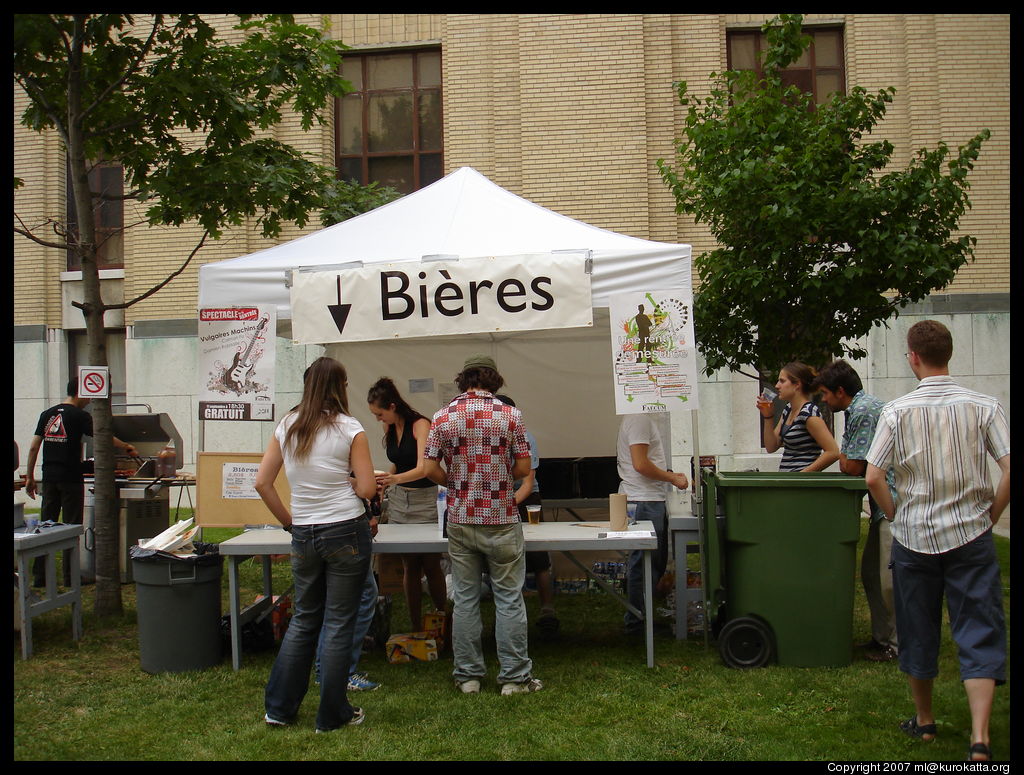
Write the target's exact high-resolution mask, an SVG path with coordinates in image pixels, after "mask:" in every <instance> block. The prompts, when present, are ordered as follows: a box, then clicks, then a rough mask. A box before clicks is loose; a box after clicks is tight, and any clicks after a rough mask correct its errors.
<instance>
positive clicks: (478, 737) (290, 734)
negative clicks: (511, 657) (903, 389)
mask: <svg viewBox="0 0 1024 775" xmlns="http://www.w3.org/2000/svg"><path fill="white" fill-rule="evenodd" d="M234 532H237V531H207V535H206V536H204V538H205V539H206V540H223V538H224V537H226V536H227V535H232V534H234ZM864 532H866V524H865V525H864V531H862V543H863V533H864ZM996 545H997V548H998V550H999V553H1000V561H1001V564H1002V569H1003V578H1004V590H1005V592H1004V604H1005V607H1006V612H1007V617H1008V618H1009V612H1010V593H1009V588H1010V562H1009V541H1008V540H1007V539H1004V538H999V537H997V538H996ZM246 566H247V567H245V568H244V574H243V586H244V590H243V600H245V601H251V600H252V599H253V598H254V597H255V596H256V594H257V593H258V592H259V590H260V588H261V572H260V569H259V566H258V565H257V564H256V563H255V562H252V561H250V562H247V563H246ZM274 572H275V576H276V577H277V578H278V582H279V583H278V584H277V585H276V586H275V589H278V588H279V589H284V588H285V587H286V586H287V579H288V577H289V575H290V572H289V569H288V566H287V564H286V563H281V564H279V565H275V571H274ZM223 588H224V598H223V611H225V612H226V611H227V610H228V609H227V574H226V572H225V574H224V579H223ZM123 593H124V600H125V609H126V611H125V615H124V616H123V617H120V618H117V619H114V620H99V619H97V618H96V616H95V615H94V614H93V613H92V588H91V587H86V588H85V592H84V597H85V601H86V604H85V615H84V628H85V636H84V638H83V639H82V640H81V641H79V642H78V643H74V642H73V641H72V640H71V637H70V632H71V624H70V613H69V609H68V608H64V609H60V610H57V611H51V612H49V613H47V614H44V615H43V616H41V617H39V618H38V619H36V620H35V621H36V624H35V627H34V641H35V656H34V657H33V658H32V659H30V660H28V661H27V662H26V661H23V660H22V659H21V656H20V655H21V650H20V641H19V639H18V636H17V634H15V635H14V641H13V643H14V646H13V650H14V759H15V760H19V761H30V760H50V761H60V760H181V761H203V760H235V761H251V760H285V761H287V760H302V761H306V760H310V761H316V760H338V759H341V760H360V759H362V760H637V761H641V760H686V761H702V760H703V761H745V760H752V761H766V760H768V761H770V760H782V761H788V760H810V761H830V760H842V761H880V760H881V761H885V760H888V761H917V760H922V761H923V760H963V758H964V755H965V754H966V751H967V747H968V743H969V739H968V738H969V731H970V716H969V713H968V709H967V702H966V699H965V697H964V694H963V690H962V687H961V684H960V682H959V679H958V667H957V661H956V649H955V646H954V645H953V644H952V642H951V641H950V640H949V637H948V632H947V633H945V635H944V640H943V647H942V656H941V665H940V677H939V678H938V679H937V681H936V684H935V709H936V714H937V717H938V721H937V723H938V739H937V740H936V741H935V742H934V743H930V744H927V743H921V742H918V741H915V740H911V739H910V738H908V737H906V736H905V735H904V734H903V733H901V732H900V731H899V729H898V728H897V724H898V723H899V722H900V721H901V720H903V719H905V718H907V717H909V716H910V715H912V714H913V706H912V704H911V701H910V696H909V691H908V689H907V684H906V680H905V677H904V676H903V674H902V673H900V672H899V670H898V669H897V667H896V665H895V664H894V663H887V664H878V663H874V662H869V661H866V660H864V659H862V658H860V657H859V655H857V656H855V659H854V662H853V664H852V665H850V666H849V667H845V668H838V669H827V668H790V667H778V666H770V667H767V668H762V669H754V670H748V671H738V670H732V669H729V668H727V667H725V666H724V665H723V664H722V662H721V660H720V658H719V656H718V652H717V650H716V649H715V647H714V645H712V647H711V649H709V650H705V649H704V648H703V644H702V643H698V642H692V641H689V642H679V641H676V640H675V639H674V637H672V636H671V635H670V634H669V632H668V630H664V631H661V632H659V633H658V634H657V635H656V644H655V658H656V663H657V666H656V667H655V668H654V669H648V668H647V667H646V665H645V656H644V653H645V652H644V642H643V638H642V637H641V638H635V639H633V638H627V637H626V636H624V635H622V634H621V614H622V609H621V608H620V607H619V606H618V605H615V604H614V603H613V602H612V601H611V600H609V599H608V598H607V596H606V595H603V594H583V595H560V596H559V597H558V599H557V604H558V611H559V616H560V617H561V619H562V631H561V634H560V636H559V638H558V639H557V640H555V641H544V640H541V639H539V638H535V637H534V635H535V631H534V630H533V628H532V627H531V631H530V634H531V643H530V656H531V658H532V659H533V661H534V673H535V675H536V677H538V678H540V679H542V680H543V681H544V685H545V688H544V690H543V691H542V692H539V693H537V694H531V695H520V696H512V697H501V696H499V695H498V693H497V686H496V685H495V684H494V682H493V677H494V675H495V674H496V673H497V664H496V659H495V658H494V644H493V638H492V639H490V640H489V641H486V640H485V652H486V653H487V654H488V655H489V664H488V666H489V673H490V677H491V682H490V683H489V684H485V686H484V690H483V692H482V693H481V694H479V695H461V694H459V693H457V692H456V690H455V688H454V686H453V684H452V681H451V678H450V674H451V659H450V657H446V658H443V659H442V660H441V661H438V662H425V663H412V664H399V665H391V664H388V663H387V661H386V660H385V658H384V655H383V653H382V652H381V651H375V652H373V653H370V654H365V655H364V657H363V660H362V663H361V667H362V668H363V669H364V670H367V671H368V672H369V673H370V675H371V677H372V678H373V679H374V680H376V681H380V682H381V683H382V687H381V688H380V689H379V690H378V691H376V692H372V693H366V694H353V695H352V700H353V702H355V704H358V705H360V706H362V707H363V708H364V709H365V711H366V721H365V723H363V724H362V725H361V726H358V727H353V728H351V729H342V730H338V731H337V732H334V733H332V734H330V735H316V734H314V731H313V727H314V721H315V717H316V706H317V697H316V692H315V688H316V687H313V691H311V693H310V694H309V695H308V696H307V699H306V701H305V703H304V704H303V707H302V710H301V712H300V715H299V718H298V720H297V723H296V724H295V725H294V726H293V727H289V728H285V729H280V728H268V727H266V726H265V725H264V723H263V721H262V719H263V687H264V684H265V681H266V679H267V676H268V674H269V672H270V666H271V663H272V661H273V652H265V653H262V654H246V655H245V656H244V659H243V664H242V669H241V670H240V671H238V672H235V671H233V670H232V669H231V662H230V656H229V655H225V659H224V661H223V662H222V663H221V664H220V665H219V666H218V667H216V668H213V669H210V670H205V671H200V672H193V673H178V674H162V675H149V674H147V673H144V672H143V671H142V670H141V668H140V666H139V653H138V641H137V633H136V626H135V587H134V585H133V584H129V585H126V586H125V587H124V588H123ZM855 606H856V607H855V611H854V638H855V640H856V641H858V642H859V641H865V640H868V639H869V637H870V631H869V627H868V615H867V608H866V604H865V603H864V598H863V592H862V591H861V590H860V587H859V581H858V589H857V597H856V603H855ZM528 608H529V611H530V616H531V621H532V620H533V619H534V618H535V616H536V614H537V600H536V598H535V597H531V598H529V599H528ZM487 613H492V612H490V611H487V610H486V609H485V623H486V622H487V621H488V618H487V616H486V614H487ZM406 620H407V614H406V611H405V609H404V606H403V601H402V597H401V596H400V595H396V596H395V606H394V610H393V617H392V628H393V630H394V631H396V632H400V631H404V630H405V629H406V626H405V622H406ZM490 620H491V621H493V615H491V616H490ZM1008 623H1009V622H1008ZM992 740H993V751H994V753H995V755H996V756H997V757H998V758H1000V759H1008V758H1009V756H1010V695H1009V686H1007V687H1003V688H1001V689H999V690H998V691H997V694H996V703H995V709H994V714H993V718H992Z"/></svg>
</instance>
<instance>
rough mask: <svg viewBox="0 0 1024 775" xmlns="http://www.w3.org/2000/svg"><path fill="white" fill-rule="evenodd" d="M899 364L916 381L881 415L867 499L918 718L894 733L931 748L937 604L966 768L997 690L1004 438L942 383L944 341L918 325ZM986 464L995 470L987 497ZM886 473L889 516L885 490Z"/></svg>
mask: <svg viewBox="0 0 1024 775" xmlns="http://www.w3.org/2000/svg"><path fill="white" fill-rule="evenodd" d="M907 350H908V352H907V353H906V357H907V360H908V361H909V362H910V368H911V370H912V371H913V372H914V375H915V376H916V377H917V378H918V379H920V380H921V382H920V384H919V385H918V387H917V389H916V390H914V391H913V392H912V393H908V394H907V395H905V396H903V397H901V398H897V399H896V400H895V401H892V402H891V403H889V404H887V405H886V406H885V408H884V409H883V410H882V413H881V415H880V416H879V418H878V426H877V428H876V431H875V438H874V441H873V442H872V444H871V449H870V450H869V451H868V455H867V462H868V469H867V484H868V490H869V491H870V492H871V495H872V496H873V497H874V499H875V501H876V502H877V503H878V505H879V506H880V507H881V508H882V510H883V512H884V513H885V517H886V519H888V520H890V521H891V522H892V534H893V588H894V596H895V607H896V627H897V630H898V632H899V643H900V648H899V665H900V670H902V671H903V672H905V673H906V674H907V675H908V677H909V681H910V692H911V696H912V698H913V701H914V706H915V709H916V715H915V716H914V717H913V718H910V719H907V720H906V721H905V722H903V723H902V724H901V725H900V726H901V728H902V729H903V731H905V732H906V733H907V734H909V735H911V736H913V737H917V738H920V739H922V740H926V741H927V740H933V739H935V716H934V715H933V712H932V683H933V681H934V678H935V676H936V675H937V674H938V650H939V636H940V630H941V625H942V596H943V593H945V595H946V599H947V607H948V610H949V619H950V631H951V633H952V636H953V639H954V640H955V641H956V643H957V646H958V648H959V658H960V677H961V679H962V680H963V684H964V690H965V691H966V693H967V699H968V704H969V706H970V710H971V724H972V731H971V743H972V745H971V749H970V756H969V758H971V759H976V760H986V759H988V757H989V756H990V751H989V747H988V745H989V730H988V727H989V718H990V716H991V712H992V701H993V698H994V695H995V687H996V685H998V684H1001V683H1004V682H1005V679H1006V625H1005V621H1004V618H1003V605H1002V584H1001V581H1000V577H999V564H998V561H997V560H996V554H995V546H994V543H993V540H992V526H993V525H994V524H995V523H996V522H997V521H998V520H999V517H1000V515H1001V514H1002V513H1003V510H1004V509H1005V508H1006V506H1007V504H1008V503H1009V501H1010V434H1009V428H1008V427H1007V422H1006V416H1005V415H1004V414H1003V410H1002V407H1001V406H1000V405H999V402H998V401H997V400H996V399H995V398H992V397H990V396H986V395H983V394H981V393H976V392H974V391H972V390H967V389H966V388H963V387H961V386H960V385H957V384H956V383H955V382H953V380H952V379H950V376H949V359H950V357H951V356H952V353H953V340H952V337H951V336H950V333H949V330H948V329H947V328H946V327H945V326H944V325H942V324H941V323H939V322H937V321H934V320H924V321H921V322H919V323H916V324H915V325H913V326H911V328H910V330H909V331H908V332H907ZM986 455H991V456H992V457H993V458H994V459H995V460H996V462H997V464H998V466H999V469H1000V474H1001V475H1000V480H999V484H998V486H997V487H996V489H995V490H994V491H993V488H992V484H991V482H990V479H989V474H988V465H987V462H988V461H987V458H986ZM890 464H891V465H892V467H893V469H894V470H895V473H896V491H897V494H898V496H899V507H898V509H897V507H896V506H895V504H894V502H893V499H892V496H891V495H890V493H889V488H888V486H887V485H886V481H885V469H886V468H888V467H889V465H890Z"/></svg>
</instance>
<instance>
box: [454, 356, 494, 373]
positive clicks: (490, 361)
mask: <svg viewBox="0 0 1024 775" xmlns="http://www.w3.org/2000/svg"><path fill="white" fill-rule="evenodd" d="M462 368H463V370H465V369H494V371H497V370H498V365H497V364H496V363H495V362H494V358H492V357H491V356H490V355H470V356H469V357H468V358H466V363H465V364H464V365H463V367H462Z"/></svg>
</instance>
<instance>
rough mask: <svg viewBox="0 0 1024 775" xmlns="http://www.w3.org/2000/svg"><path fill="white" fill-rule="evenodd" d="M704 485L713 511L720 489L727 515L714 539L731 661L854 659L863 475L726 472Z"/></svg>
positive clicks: (801, 663)
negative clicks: (854, 610)
mask: <svg viewBox="0 0 1024 775" xmlns="http://www.w3.org/2000/svg"><path fill="white" fill-rule="evenodd" d="M707 484H709V485H711V486H710V487H709V488H708V490H707V491H706V492H707V494H708V495H709V496H710V500H711V503H710V504H708V506H709V508H708V509H707V511H710V512H711V513H712V514H713V512H714V505H713V504H714V503H715V491H717V500H718V503H719V504H720V507H721V509H722V512H723V513H724V520H723V522H724V527H723V528H722V532H720V533H718V534H717V535H716V536H714V537H715V538H717V539H718V541H717V543H718V544H719V546H718V548H717V550H718V559H719V562H718V565H717V568H718V570H717V572H718V573H719V576H720V578H719V579H718V583H719V584H720V585H721V586H724V594H723V595H722V598H723V599H724V615H725V616H724V618H725V621H724V623H723V622H719V624H721V625H723V626H722V627H721V630H720V632H719V650H720V651H721V653H722V657H723V659H724V660H725V662H726V664H730V665H732V666H734V667H746V666H759V665H762V664H766V663H767V662H769V661H772V660H775V661H777V662H778V663H779V664H780V665H789V666H797V667H842V666H845V665H849V664H850V662H851V661H852V658H853V596H854V579H855V575H856V558H857V540H858V538H859V537H860V515H861V507H862V502H863V499H864V495H865V492H866V490H867V486H866V484H865V482H864V479H863V478H861V477H854V476H848V475H846V474H841V473H840V474H832V473H821V472H815V473H782V472H771V473H768V472H723V471H720V472H718V473H715V474H711V475H709V477H708V482H707ZM705 532H709V531H708V530H706V531H705ZM712 583H714V582H712ZM720 591H721V590H720Z"/></svg>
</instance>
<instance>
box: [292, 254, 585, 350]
mask: <svg viewBox="0 0 1024 775" xmlns="http://www.w3.org/2000/svg"><path fill="white" fill-rule="evenodd" d="M586 262H587V257H586V253H585V252H584V251H580V252H573V253H565V254H559V253H543V254H528V255H515V256H498V257H489V258H469V259H461V260H438V261H429V260H428V261H423V262H419V263H413V262H405V263H393V264H374V265H372V266H365V267H362V268H357V269H344V268H343V269H337V270H334V271H315V272H314V271H309V272H304V271H297V272H293V273H292V288H291V305H292V336H293V337H294V338H295V341H296V342H297V343H301V344H322V343H326V342H363V341H370V340H375V339H398V338H405V337H422V336H448V335H451V334H474V333H483V332H491V331H534V330H538V329H544V328H569V327H575V326H590V325H593V313H592V310H591V306H590V305H591V299H590V275H589V274H588V273H587V271H586V269H587V266H586Z"/></svg>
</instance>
